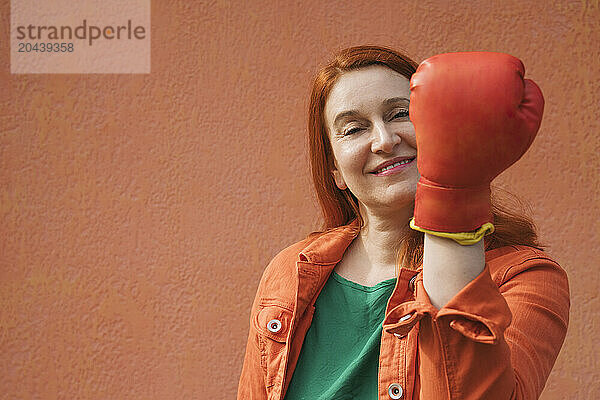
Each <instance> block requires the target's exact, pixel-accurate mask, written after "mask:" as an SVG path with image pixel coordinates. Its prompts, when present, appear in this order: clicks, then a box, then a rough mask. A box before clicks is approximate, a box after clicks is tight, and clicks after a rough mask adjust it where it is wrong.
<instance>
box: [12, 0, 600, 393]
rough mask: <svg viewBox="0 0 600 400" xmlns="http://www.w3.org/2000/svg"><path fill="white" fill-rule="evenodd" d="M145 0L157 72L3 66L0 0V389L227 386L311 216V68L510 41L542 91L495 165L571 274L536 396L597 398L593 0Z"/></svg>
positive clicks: (599, 15)
mask: <svg viewBox="0 0 600 400" xmlns="http://www.w3.org/2000/svg"><path fill="white" fill-rule="evenodd" d="M152 3H153V4H152V34H151V37H152V73H151V74H149V75H11V74H9V57H8V48H7V46H8V44H7V38H8V33H9V22H10V19H9V2H8V1H7V0H2V1H1V2H0V4H1V5H0V13H1V20H0V22H1V23H0V34H1V35H2V38H5V39H2V40H0V56H1V65H0V67H1V71H0V74H1V77H0V78H1V80H0V82H1V87H0V113H1V114H0V132H1V133H0V235H1V236H0V238H1V240H0V365H1V366H2V368H1V369H2V372H1V373H0V376H1V377H0V398H2V399H13V398H15V399H16V398H23V399H33V398H41V399H58V398H61V399H73V398H80V399H138V398H139V399H141V398H144V399H168V398H184V399H191V398H201V399H217V398H219V399H221V398H222V399H225V398H233V397H234V396H235V393H236V388H237V382H238V377H239V373H240V369H241V363H242V357H243V352H244V347H245V343H246V338H247V332H248V312H249V309H250V305H251V302H252V299H253V296H254V294H255V290H256V288H257V285H258V280H259V278H260V276H261V273H262V270H263V268H264V266H265V265H266V264H267V263H268V261H269V260H270V259H271V257H272V256H273V255H275V254H276V253H277V252H278V251H279V250H281V249H282V248H283V247H285V246H287V245H288V244H290V243H292V242H293V241H296V240H299V239H301V238H303V237H304V235H305V234H307V233H308V232H309V231H311V230H312V229H313V228H316V222H317V217H318V211H317V208H316V205H315V201H314V197H313V195H312V189H311V188H310V184H309V178H308V167H307V162H306V155H305V146H304V142H305V139H304V134H305V122H306V107H307V99H308V93H309V83H310V78H311V76H312V74H313V73H314V71H315V70H316V68H317V66H318V65H319V64H321V63H323V62H324V61H325V60H327V59H328V57H329V55H330V54H331V52H332V51H333V50H335V49H338V48H341V47H346V46H350V45H356V44H366V43H376V44H384V45H389V46H392V47H396V48H403V49H405V50H406V51H407V52H408V53H409V54H411V55H412V56H413V57H414V58H416V59H417V60H419V61H420V60H422V59H424V58H426V57H428V56H431V55H434V54H437V53H443V52H450V51H461V50H487V51H501V52H507V53H510V54H513V55H515V56H517V57H519V58H521V59H522V60H523V62H524V63H525V66H526V68H527V76H528V77H529V78H532V79H534V80H535V81H536V82H537V83H538V84H539V85H540V86H541V88H542V89H543V92H544V95H545V98H546V110H545V116H544V120H543V123H542V127H541V130H540V132H539V134H538V136H537V139H536V140H535V142H534V143H533V146H532V148H531V149H530V151H529V152H528V153H527V154H526V155H525V156H524V157H523V158H522V159H521V160H520V161H519V162H518V163H517V164H516V165H514V166H513V167H512V168H510V169H509V170H508V171H507V172H506V173H505V174H504V175H502V176H501V177H500V178H498V180H497V181H496V183H497V184H500V185H502V186H506V187H508V188H510V189H511V190H512V191H513V192H514V193H516V194H518V195H520V196H521V197H522V198H524V199H525V200H527V201H529V202H530V203H531V205H532V208H533V211H534V216H535V218H536V219H537V221H538V223H539V228H540V229H541V232H542V240H543V241H545V242H546V243H547V244H548V245H549V246H550V248H549V253H550V254H551V255H552V256H553V257H555V258H556V259H557V260H558V261H559V262H560V263H561V265H562V266H563V267H564V268H565V269H566V270H567V271H568V274H569V277H570V284H571V290H572V311H571V324H570V327H569V332H568V336H567V339H566V343H565V345H564V347H563V350H562V352H561V354H560V357H559V359H558V362H557V364H556V366H555V368H554V370H553V372H552V375H551V377H550V380H549V382H548V384H547V387H546V390H545V392H544V396H543V399H545V400H549V399H563V398H566V397H569V398H570V399H591V398H600V387H599V384H598V382H600V375H599V372H598V371H599V370H600V369H599V365H598V360H599V358H598V353H599V350H600V349H599V347H598V346H597V345H596V342H597V341H596V338H597V335H599V334H600V327H599V326H598V323H599V318H598V313H597V311H596V310H598V309H600V297H599V296H598V287H599V285H598V279H599V278H598V276H599V274H598V272H597V271H598V265H599V259H598V251H597V250H598V248H597V247H598V223H597V215H599V214H600V212H599V211H600V210H599V209H598V208H599V207H598V202H597V198H598V196H599V195H600V193H599V192H600V190H599V185H598V176H597V173H598V170H599V165H598V164H599V162H598V152H599V143H600V142H599V140H598V133H599V132H600V129H599V124H598V120H599V119H598V115H599V111H600V110H599V107H598V105H599V104H600V99H599V93H600V90H599V89H600V88H599V84H598V78H599V77H600V64H599V45H598V43H600V28H599V27H600V24H599V23H598V21H600V7H599V4H598V1H597V0H594V1H557V2H555V4H551V2H549V1H547V0H539V1H527V2H523V1H520V0H510V1H494V2H491V1H479V2H477V1H464V0H456V1H423V0H410V1H381V2H376V3H377V5H376V6H373V5H367V3H371V2H363V1H354V0H344V1H329V2H327V5H323V4H321V2H317V1H309V2H300V1H298V2H291V1H275V2H274V1H265V0H261V1H251V2H245V1H238V2H237V4H235V3H233V2H231V3H230V2H225V1H213V2H190V1H184V0H177V1H170V2H167V1H163V0H153V2H152ZM207 3H209V4H207ZM249 4H251V5H249Z"/></svg>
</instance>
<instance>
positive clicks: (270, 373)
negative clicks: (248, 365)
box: [253, 301, 293, 389]
mask: <svg viewBox="0 0 600 400" xmlns="http://www.w3.org/2000/svg"><path fill="white" fill-rule="evenodd" d="M292 314H293V311H292V307H291V306H290V305H288V304H285V303H282V302H274V301H265V302H261V303H260V305H259V310H258V312H257V313H256V316H255V318H254V321H253V323H254V328H255V329H256V330H257V332H258V344H259V348H260V352H261V365H262V367H263V369H264V371H265V378H266V379H265V383H266V386H267V389H268V388H270V387H272V386H274V385H277V384H281V383H282V382H283V373H284V369H285V362H286V358H287V357H286V354H287V351H286V350H287V347H288V343H287V340H288V334H289V332H290V329H291V327H292Z"/></svg>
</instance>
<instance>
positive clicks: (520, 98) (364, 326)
mask: <svg viewBox="0 0 600 400" xmlns="http://www.w3.org/2000/svg"><path fill="white" fill-rule="evenodd" d="M417 67H418V68H417ZM523 75H524V68H523V65H522V63H521V62H520V61H519V60H518V59H516V58H514V57H511V56H509V55H507V54H500V53H454V54H443V55H439V56H436V57H432V58H430V59H428V60H426V61H424V62H423V63H421V64H420V65H417V63H415V62H414V61H412V60H410V58H408V57H407V56H405V55H403V54H402V53H400V52H397V51H394V50H392V49H389V48H385V47H376V46H359V47H352V48H349V49H345V50H342V51H341V52H339V53H338V54H336V55H335V57H334V59H333V60H332V61H331V62H330V63H329V64H327V65H326V66H325V67H323V68H322V69H321V70H320V71H319V73H318V74H317V76H316V78H315V81H314V84H313V91H312V97H311V104H310V109H309V124H308V140H309V149H310V163H311V170H312V176H313V182H314V185H315V190H316V193H317V198H318V200H319V204H320V206H321V210H322V212H323V216H324V220H323V226H322V229H321V230H320V231H318V232H313V233H311V234H310V235H309V236H308V237H307V238H306V239H304V240H302V241H300V242H298V243H295V244H293V245H291V246H289V247H288V248H286V249H284V250H283V251H281V252H280V253H279V254H278V255H277V256H276V257H275V258H274V259H273V260H272V261H271V263H270V264H269V265H268V266H267V268H266V269H265V272H264V274H263V277H262V279H261V281H260V284H259V288H258V291H257V294H256V297H255V300H254V303H253V306H252V310H251V315H250V332H249V336H248V344H247V347H246V355H245V358H244V364H243V368H242V374H241V379H240V385H239V389H238V398H239V399H282V398H285V399H287V400H292V399H376V398H378V399H390V398H391V399H413V400H414V399H508V398H512V399H533V398H537V397H538V396H539V395H540V393H541V391H542V389H543V387H544V384H545V382H546V379H547V377H548V374H549V373H550V370H551V369H552V366H553V364H554V361H555V360H556V357H557V355H558V352H559V350H560V348H561V346H562V342H563V340H564V337H565V333H566V328H567V322H568V311H569V289H568V282H567V278H566V274H565V272H564V271H563V270H562V268H561V267H560V266H559V265H558V264H557V263H556V262H555V261H553V260H552V259H551V258H549V257H548V255H547V254H545V253H544V252H543V249H542V248H541V247H540V245H539V243H538V242H537V234H536V229H535V225H534V224H533V222H532V221H531V220H530V219H529V218H527V217H526V216H524V215H521V213H520V212H519V211H518V210H517V209H516V208H515V209H512V208H510V207H507V206H505V205H503V201H500V200H499V194H502V192H501V191H499V189H494V191H493V192H492V191H491V181H492V180H493V179H494V178H495V177H496V176H497V175H498V174H499V173H501V172H502V171H504V170H505V169H506V168H508V167H509V166H510V165H512V164H513V163H514V162H516V161H517V160H518V159H519V158H520V157H521V156H522V155H523V154H524V153H525V151H527V149H528V148H529V146H530V145H531V143H532V141H533V139H534V137H535V135H536V133H537V130H538V128H539V124H540V121H541V117H542V111H543V104H544V102H543V97H542V94H541V91H540V90H539V88H537V86H536V85H535V84H534V83H533V82H531V81H529V80H524V79H523ZM499 110H507V112H503V111H499ZM540 327H543V328H544V329H540Z"/></svg>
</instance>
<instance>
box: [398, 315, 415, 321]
mask: <svg viewBox="0 0 600 400" xmlns="http://www.w3.org/2000/svg"><path fill="white" fill-rule="evenodd" d="M410 317H412V313H411V314H406V315H405V316H404V317H400V319H399V321H400V322H403V321H406V320H407V319H410Z"/></svg>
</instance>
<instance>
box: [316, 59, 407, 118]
mask: <svg viewBox="0 0 600 400" xmlns="http://www.w3.org/2000/svg"><path fill="white" fill-rule="evenodd" d="M394 98H406V99H408V98H410V85H409V80H408V79H407V78H406V77H404V76H402V75H401V74H399V73H397V72H396V71H394V70H392V69H390V68H387V67H383V66H379V65H377V66H369V67H365V68H361V69H359V70H354V71H350V72H346V73H344V74H343V75H342V76H340V78H339V79H338V81H337V82H336V83H335V85H334V86H333V88H332V89H331V92H330V93H329V96H328V97H327V101H326V102H325V117H326V118H327V119H328V120H329V122H332V121H333V119H334V118H335V115H336V114H338V113H340V112H346V111H352V110H354V109H355V108H360V107H362V106H365V105H368V104H370V105H379V104H384V103H386V102H389V100H390V99H394Z"/></svg>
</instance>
